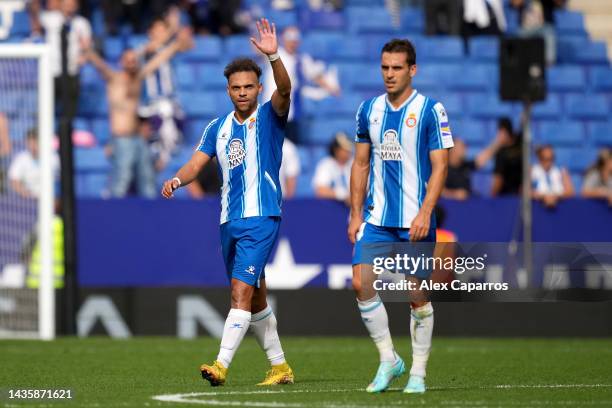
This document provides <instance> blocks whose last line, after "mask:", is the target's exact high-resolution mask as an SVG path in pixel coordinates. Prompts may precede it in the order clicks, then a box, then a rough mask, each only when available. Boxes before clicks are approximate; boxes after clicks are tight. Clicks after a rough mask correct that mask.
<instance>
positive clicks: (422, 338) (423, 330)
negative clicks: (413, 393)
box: [410, 303, 434, 378]
mask: <svg viewBox="0 0 612 408" xmlns="http://www.w3.org/2000/svg"><path fill="white" fill-rule="evenodd" d="M433 312H434V309H433V306H432V305H431V303H427V304H426V305H425V306H421V307H418V308H413V309H412V310H411V313H410V334H411V335H412V336H411V337H412V368H411V369H410V375H417V376H419V377H423V378H425V369H426V367H427V359H428V358H429V352H430V350H431V335H432V333H433V326H434V316H433Z"/></svg>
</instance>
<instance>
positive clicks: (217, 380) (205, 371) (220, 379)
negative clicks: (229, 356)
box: [200, 360, 227, 387]
mask: <svg viewBox="0 0 612 408" xmlns="http://www.w3.org/2000/svg"><path fill="white" fill-rule="evenodd" d="M200 372H201V373H202V378H203V379H205V380H206V381H208V382H210V385H212V386H213V387H216V386H218V385H223V384H225V377H226V376H227V368H225V367H223V364H221V363H220V362H219V361H217V360H215V362H214V363H213V364H212V365H206V364H202V366H201V367H200Z"/></svg>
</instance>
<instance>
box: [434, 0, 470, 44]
mask: <svg viewBox="0 0 612 408" xmlns="http://www.w3.org/2000/svg"><path fill="white" fill-rule="evenodd" d="M462 11H463V0H428V1H427V2H426V3H425V24H426V26H425V31H426V33H427V35H437V34H448V35H457V36H458V35H461V26H462V22H463V18H462V14H461V12H462Z"/></svg>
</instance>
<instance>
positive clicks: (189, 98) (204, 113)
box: [179, 92, 218, 118]
mask: <svg viewBox="0 0 612 408" xmlns="http://www.w3.org/2000/svg"><path fill="white" fill-rule="evenodd" d="M179 101H180V102H181V106H182V107H183V110H184V111H185V113H186V114H187V116H188V117H189V118H191V117H211V116H216V115H217V111H218V109H217V101H216V100H215V95H214V94H210V93H199V92H198V93H195V92H180V93H179Z"/></svg>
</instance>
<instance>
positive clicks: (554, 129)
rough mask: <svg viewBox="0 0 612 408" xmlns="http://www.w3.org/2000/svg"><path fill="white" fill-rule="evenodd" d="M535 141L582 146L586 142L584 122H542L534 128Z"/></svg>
mask: <svg viewBox="0 0 612 408" xmlns="http://www.w3.org/2000/svg"><path fill="white" fill-rule="evenodd" d="M534 130H535V131H534V143H536V144H551V145H553V146H581V145H584V144H585V143H586V138H585V133H584V125H583V124H582V122H570V121H554V122H542V123H541V124H540V126H539V128H538V127H536V128H535V129H534Z"/></svg>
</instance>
